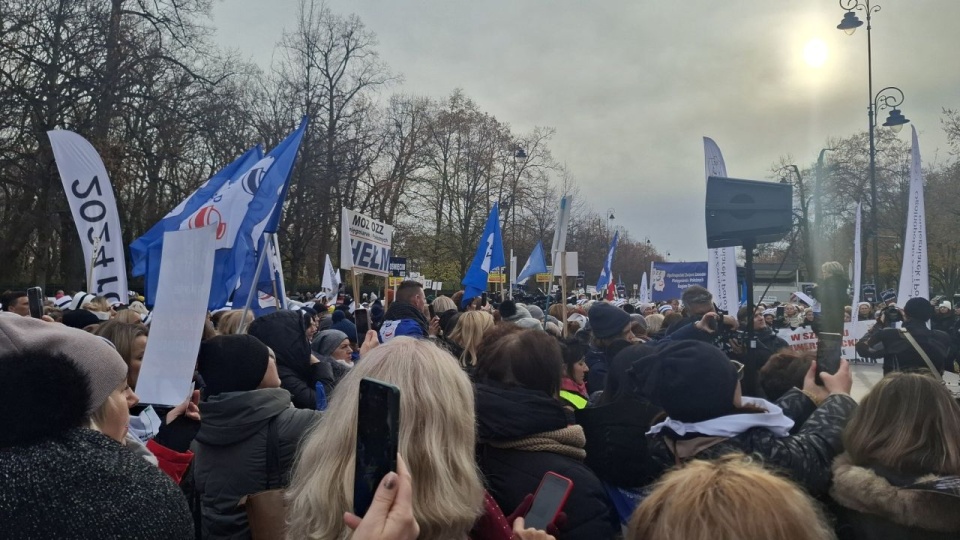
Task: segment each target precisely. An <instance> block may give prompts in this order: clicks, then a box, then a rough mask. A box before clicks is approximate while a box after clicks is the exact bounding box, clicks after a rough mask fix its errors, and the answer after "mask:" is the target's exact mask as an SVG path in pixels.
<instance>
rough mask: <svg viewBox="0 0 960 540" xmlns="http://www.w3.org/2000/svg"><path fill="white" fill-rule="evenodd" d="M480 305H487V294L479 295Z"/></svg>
mask: <svg viewBox="0 0 960 540" xmlns="http://www.w3.org/2000/svg"><path fill="white" fill-rule="evenodd" d="M480 305H481V306H485V305H487V293H483V294H481V295H480Z"/></svg>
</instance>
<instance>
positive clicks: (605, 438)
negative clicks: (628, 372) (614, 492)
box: [576, 397, 661, 488]
mask: <svg viewBox="0 0 960 540" xmlns="http://www.w3.org/2000/svg"><path fill="white" fill-rule="evenodd" d="M660 412H661V409H660V407H657V406H655V405H653V404H651V403H650V402H648V401H646V400H643V399H641V398H639V397H637V398H626V399H621V400H618V401H615V402H613V403H606V404H602V405H598V406H594V407H587V408H585V409H580V410H578V411H576V415H577V423H578V424H580V425H581V426H583V433H584V435H586V437H587V445H586V446H585V447H584V448H585V449H586V451H587V459H586V464H587V466H589V467H590V469H592V470H593V472H594V473H596V475H597V477H599V478H600V479H601V480H603V481H604V482H607V483H608V484H612V485H614V486H617V487H623V488H633V487H640V486H645V485H647V484H649V483H650V482H652V481H653V480H654V477H653V476H652V473H651V470H650V468H651V467H650V461H649V459H648V458H647V439H646V437H645V434H646V433H647V431H649V430H650V425H651V423H652V422H653V419H654V418H655V417H656V416H657V415H658V414H660Z"/></svg>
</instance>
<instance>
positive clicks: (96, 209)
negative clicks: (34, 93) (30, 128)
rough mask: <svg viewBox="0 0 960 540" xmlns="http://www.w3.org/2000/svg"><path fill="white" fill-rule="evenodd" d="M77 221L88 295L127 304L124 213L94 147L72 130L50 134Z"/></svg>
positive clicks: (55, 131) (75, 220) (72, 211)
mask: <svg viewBox="0 0 960 540" xmlns="http://www.w3.org/2000/svg"><path fill="white" fill-rule="evenodd" d="M47 136H48V137H50V145H51V146H52V147H53V156H54V158H55V159H56V161H57V170H58V171H59V172H60V180H61V181H62V182H63V190H64V191H65V192H66V194H67V201H69V203H70V212H71V213H72V214H73V222H74V224H76V226H77V232H78V233H80V244H81V246H83V259H84V261H85V263H86V268H87V273H86V275H87V291H89V292H91V293H94V294H97V295H100V296H103V297H105V298H106V299H107V300H108V301H109V302H110V304H126V303H128V302H129V298H128V293H127V291H128V290H129V289H127V263H126V260H125V259H124V256H123V235H121V234H120V214H119V213H118V212H117V201H116V198H115V197H114V195H113V186H112V185H111V184H110V178H108V177H107V169H106V167H104V165H103V160H102V159H100V155H99V154H98V153H97V151H96V149H94V148H93V145H91V144H90V143H89V142H88V141H87V140H86V139H84V138H83V137H81V136H80V135H77V134H76V133H74V132H72V131H66V130H54V131H48V132H47Z"/></svg>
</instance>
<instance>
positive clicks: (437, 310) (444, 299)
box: [430, 295, 457, 316]
mask: <svg viewBox="0 0 960 540" xmlns="http://www.w3.org/2000/svg"><path fill="white" fill-rule="evenodd" d="M430 305H431V306H433V313H434V314H436V315H438V316H439V315H440V314H441V313H446V312H447V311H457V305H456V304H454V303H453V300H451V299H450V297H449V296H443V295H440V296H438V297H436V298H434V299H433V302H430Z"/></svg>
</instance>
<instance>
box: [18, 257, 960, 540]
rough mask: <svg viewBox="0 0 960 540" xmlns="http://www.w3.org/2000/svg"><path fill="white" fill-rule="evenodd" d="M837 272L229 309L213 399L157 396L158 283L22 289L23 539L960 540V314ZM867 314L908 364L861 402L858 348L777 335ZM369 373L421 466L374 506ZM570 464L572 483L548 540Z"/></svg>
mask: <svg viewBox="0 0 960 540" xmlns="http://www.w3.org/2000/svg"><path fill="white" fill-rule="evenodd" d="M828 265H829V263H828ZM828 265H824V280H823V282H822V283H821V286H820V287H819V291H814V298H816V300H815V299H814V298H810V296H808V295H806V294H802V293H801V294H798V295H795V296H794V297H793V298H791V301H790V302H785V303H783V304H776V305H760V306H758V307H757V308H756V309H755V310H750V309H747V308H742V309H740V310H739V312H737V313H724V312H719V311H718V310H717V309H716V307H715V305H714V302H713V297H712V295H711V294H710V292H709V291H707V290H706V289H704V288H702V287H698V286H693V287H690V288H688V289H687V290H685V291H684V292H683V295H682V297H681V298H678V299H676V300H674V301H670V302H662V303H659V304H651V303H639V302H637V301H628V300H625V299H619V300H616V301H605V300H595V299H588V298H586V297H580V298H577V297H572V298H569V299H563V298H561V299H559V300H560V301H559V302H556V303H553V304H552V305H549V306H547V305H543V306H538V305H535V304H532V303H530V304H525V303H522V302H519V301H516V300H513V299H503V300H500V299H498V298H490V299H489V301H488V299H487V298H486V297H483V298H479V297H478V298H473V299H470V298H468V299H464V298H463V292H462V291H460V292H458V293H456V294H454V295H452V296H450V297H447V296H442V295H441V296H437V297H435V298H433V297H427V296H426V294H425V291H424V290H423V287H422V286H421V285H420V284H419V283H417V282H415V281H405V282H403V283H402V284H400V286H399V287H398V288H397V289H396V292H395V294H391V296H393V298H392V299H391V301H389V302H384V300H385V299H381V298H377V296H376V295H375V294H372V293H371V294H369V295H363V296H362V297H361V298H358V299H356V301H355V300H354V299H352V298H350V297H349V296H345V295H333V294H330V295H328V294H323V293H321V294H317V295H312V294H311V295H308V296H307V297H306V298H301V299H300V300H299V301H291V302H289V307H290V309H284V310H277V311H275V312H273V313H270V314H267V315H264V316H261V317H257V318H254V317H253V316H252V315H250V314H249V313H247V314H245V313H244V312H243V311H242V310H236V309H224V310H219V311H217V312H215V313H211V314H210V317H209V320H208V321H207V323H206V325H205V328H204V332H203V338H202V341H201V343H200V346H199V350H198V351H197V355H196V369H195V373H194V384H195V388H196V391H195V392H194V393H193V395H191V396H190V397H189V398H188V399H187V400H185V401H184V402H183V403H181V404H179V405H177V406H175V407H162V406H158V405H156V404H152V405H144V404H140V403H139V399H138V397H137V395H136V388H137V384H138V382H139V381H140V374H141V366H142V363H143V358H144V352H145V350H146V349H147V346H148V343H149V340H150V331H149V327H150V322H151V314H150V311H149V310H148V309H147V308H146V306H144V305H143V302H142V300H141V299H137V298H136V296H135V295H131V299H130V302H129V304H127V305H124V306H110V304H109V303H108V302H106V301H105V300H104V299H101V298H98V297H96V296H94V295H90V294H86V293H83V292H78V293H75V294H72V295H65V294H62V291H61V292H58V295H57V297H56V298H54V299H52V300H51V301H50V302H49V304H50V305H48V306H46V307H45V312H44V315H43V317H41V318H39V319H38V318H35V317H31V316H30V310H29V306H28V305H27V303H26V296H27V295H26V293H25V292H24V293H20V292H9V291H8V292H7V293H4V294H3V295H2V298H0V304H2V311H3V312H2V313H0V409H2V410H3V412H4V414H3V415H0V418H2V422H3V425H2V426H0V478H2V487H0V536H2V537H4V538H7V537H9V538H144V539H150V538H158V539H159V538H164V539H167V538H199V539H221V538H251V537H252V538H283V537H286V538H291V539H294V538H295V539H300V538H323V539H336V538H346V537H350V538H354V539H358V540H363V539H367V538H371V539H372V538H384V539H414V538H422V539H451V538H459V539H465V538H470V539H492V540H500V539H504V540H506V539H514V538H519V539H546V538H560V539H606V538H627V539H667V540H669V539H677V540H691V539H692V540H696V539H708V538H709V539H715V538H729V539H734V538H737V539H758V540H759V539H833V538H839V539H841V540H845V539H886V538H932V539H938V538H957V537H960V405H958V402H957V400H956V399H955V397H954V396H953V395H952V394H951V391H950V389H949V388H948V387H947V386H945V385H944V384H943V382H942V378H941V377H942V374H943V373H944V371H955V362H956V359H957V352H958V351H960V337H958V336H960V326H958V323H957V312H960V309H957V310H954V309H953V306H952V304H951V303H950V302H949V301H946V300H944V299H934V300H933V301H929V300H927V299H923V298H912V299H910V300H909V301H907V302H905V303H903V308H902V309H901V308H898V307H896V299H895V298H889V297H888V298H884V299H883V302H882V303H880V304H877V305H874V304H870V303H866V302H861V303H860V304H858V305H857V306H850V305H845V304H847V303H849V296H845V295H846V290H845V285H844V284H843V283H842V282H841V281H842V280H838V279H832V278H831V276H833V275H835V271H836V269H835V268H833V267H832V266H828ZM391 293H392V291H391ZM841 296H842V297H845V298H846V301H843V300H838V297H841ZM888 296H889V295H888ZM958 307H960V306H958ZM851 320H853V321H858V320H859V321H873V322H874V324H873V326H872V327H871V329H870V330H869V331H868V332H867V333H866V335H864V337H863V339H861V340H860V341H859V342H858V343H857V347H856V350H857V353H858V355H859V356H860V357H862V358H864V359H875V360H876V361H879V360H880V359H882V361H883V366H884V374H885V376H884V378H883V379H882V380H881V381H880V382H879V383H877V384H876V385H875V386H874V387H873V388H872V389H871V390H870V392H869V393H868V394H867V395H866V397H864V398H863V399H862V400H861V401H860V402H859V403H857V402H856V401H855V400H854V399H853V398H852V397H851V396H850V391H851V388H852V384H853V379H852V375H851V372H850V366H849V364H848V362H847V361H846V360H841V361H840V363H839V368H837V369H835V370H824V369H822V366H819V364H822V363H824V362H825V360H826V359H825V357H824V354H826V353H824V352H823V351H821V352H820V353H819V355H818V354H816V353H812V352H798V351H793V350H791V349H790V348H789V347H788V344H787V343H786V342H785V341H784V340H783V339H781V338H780V337H778V335H777V333H776V330H779V329H781V328H801V327H809V328H810V329H811V331H814V332H815V333H817V334H818V335H819V336H820V337H821V344H825V345H824V348H825V349H827V348H829V349H830V350H837V351H839V349H838V348H837V349H834V345H837V344H838V341H837V339H836V336H838V335H840V334H842V332H843V322H844V321H851ZM928 323H930V327H928ZM747 328H750V330H751V333H750V334H749V335H750V336H752V340H748V338H747V337H746V336H747V334H745V333H744V332H743V330H744V329H747ZM751 341H752V343H751ZM831 354H832V353H831ZM838 354H839V353H838ZM868 361H869V360H868ZM369 379H374V380H377V381H381V382H383V383H387V384H390V385H393V386H394V387H396V388H397V389H398V390H399V428H398V450H399V455H398V456H396V470H395V471H393V472H391V473H389V474H387V475H386V476H385V477H383V479H382V480H381V482H380V484H379V487H378V488H377V490H376V494H375V496H374V499H373V503H372V505H371V507H370V508H369V510H367V512H366V513H365V514H364V515H363V516H362V517H361V516H357V515H354V511H355V509H354V507H353V497H354V490H355V482H354V480H355V478H354V475H355V462H356V461H357V452H358V449H357V446H358V416H359V413H358V405H357V404H358V400H359V399H360V395H361V383H362V381H364V380H369ZM548 473H554V474H557V475H560V476H561V477H563V478H566V479H568V480H569V481H571V484H572V488H571V490H570V492H569V495H568V497H567V498H566V499H565V502H564V504H563V505H562V507H560V508H558V509H557V510H558V511H557V512H555V514H556V515H555V517H554V518H553V519H552V520H550V523H549V524H548V525H547V526H545V527H542V528H540V529H536V528H530V527H528V526H527V524H526V522H525V517H527V515H528V512H529V511H530V509H531V507H532V506H534V499H535V495H536V493H537V491H538V486H540V484H541V480H542V479H543V478H544V476H545V475H546V474H548ZM264 501H268V502H264ZM264 505H267V506H264ZM263 508H268V509H269V510H270V511H269V512H263V511H262V510H263ZM255 509H259V510H255ZM551 515H553V514H551Z"/></svg>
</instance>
